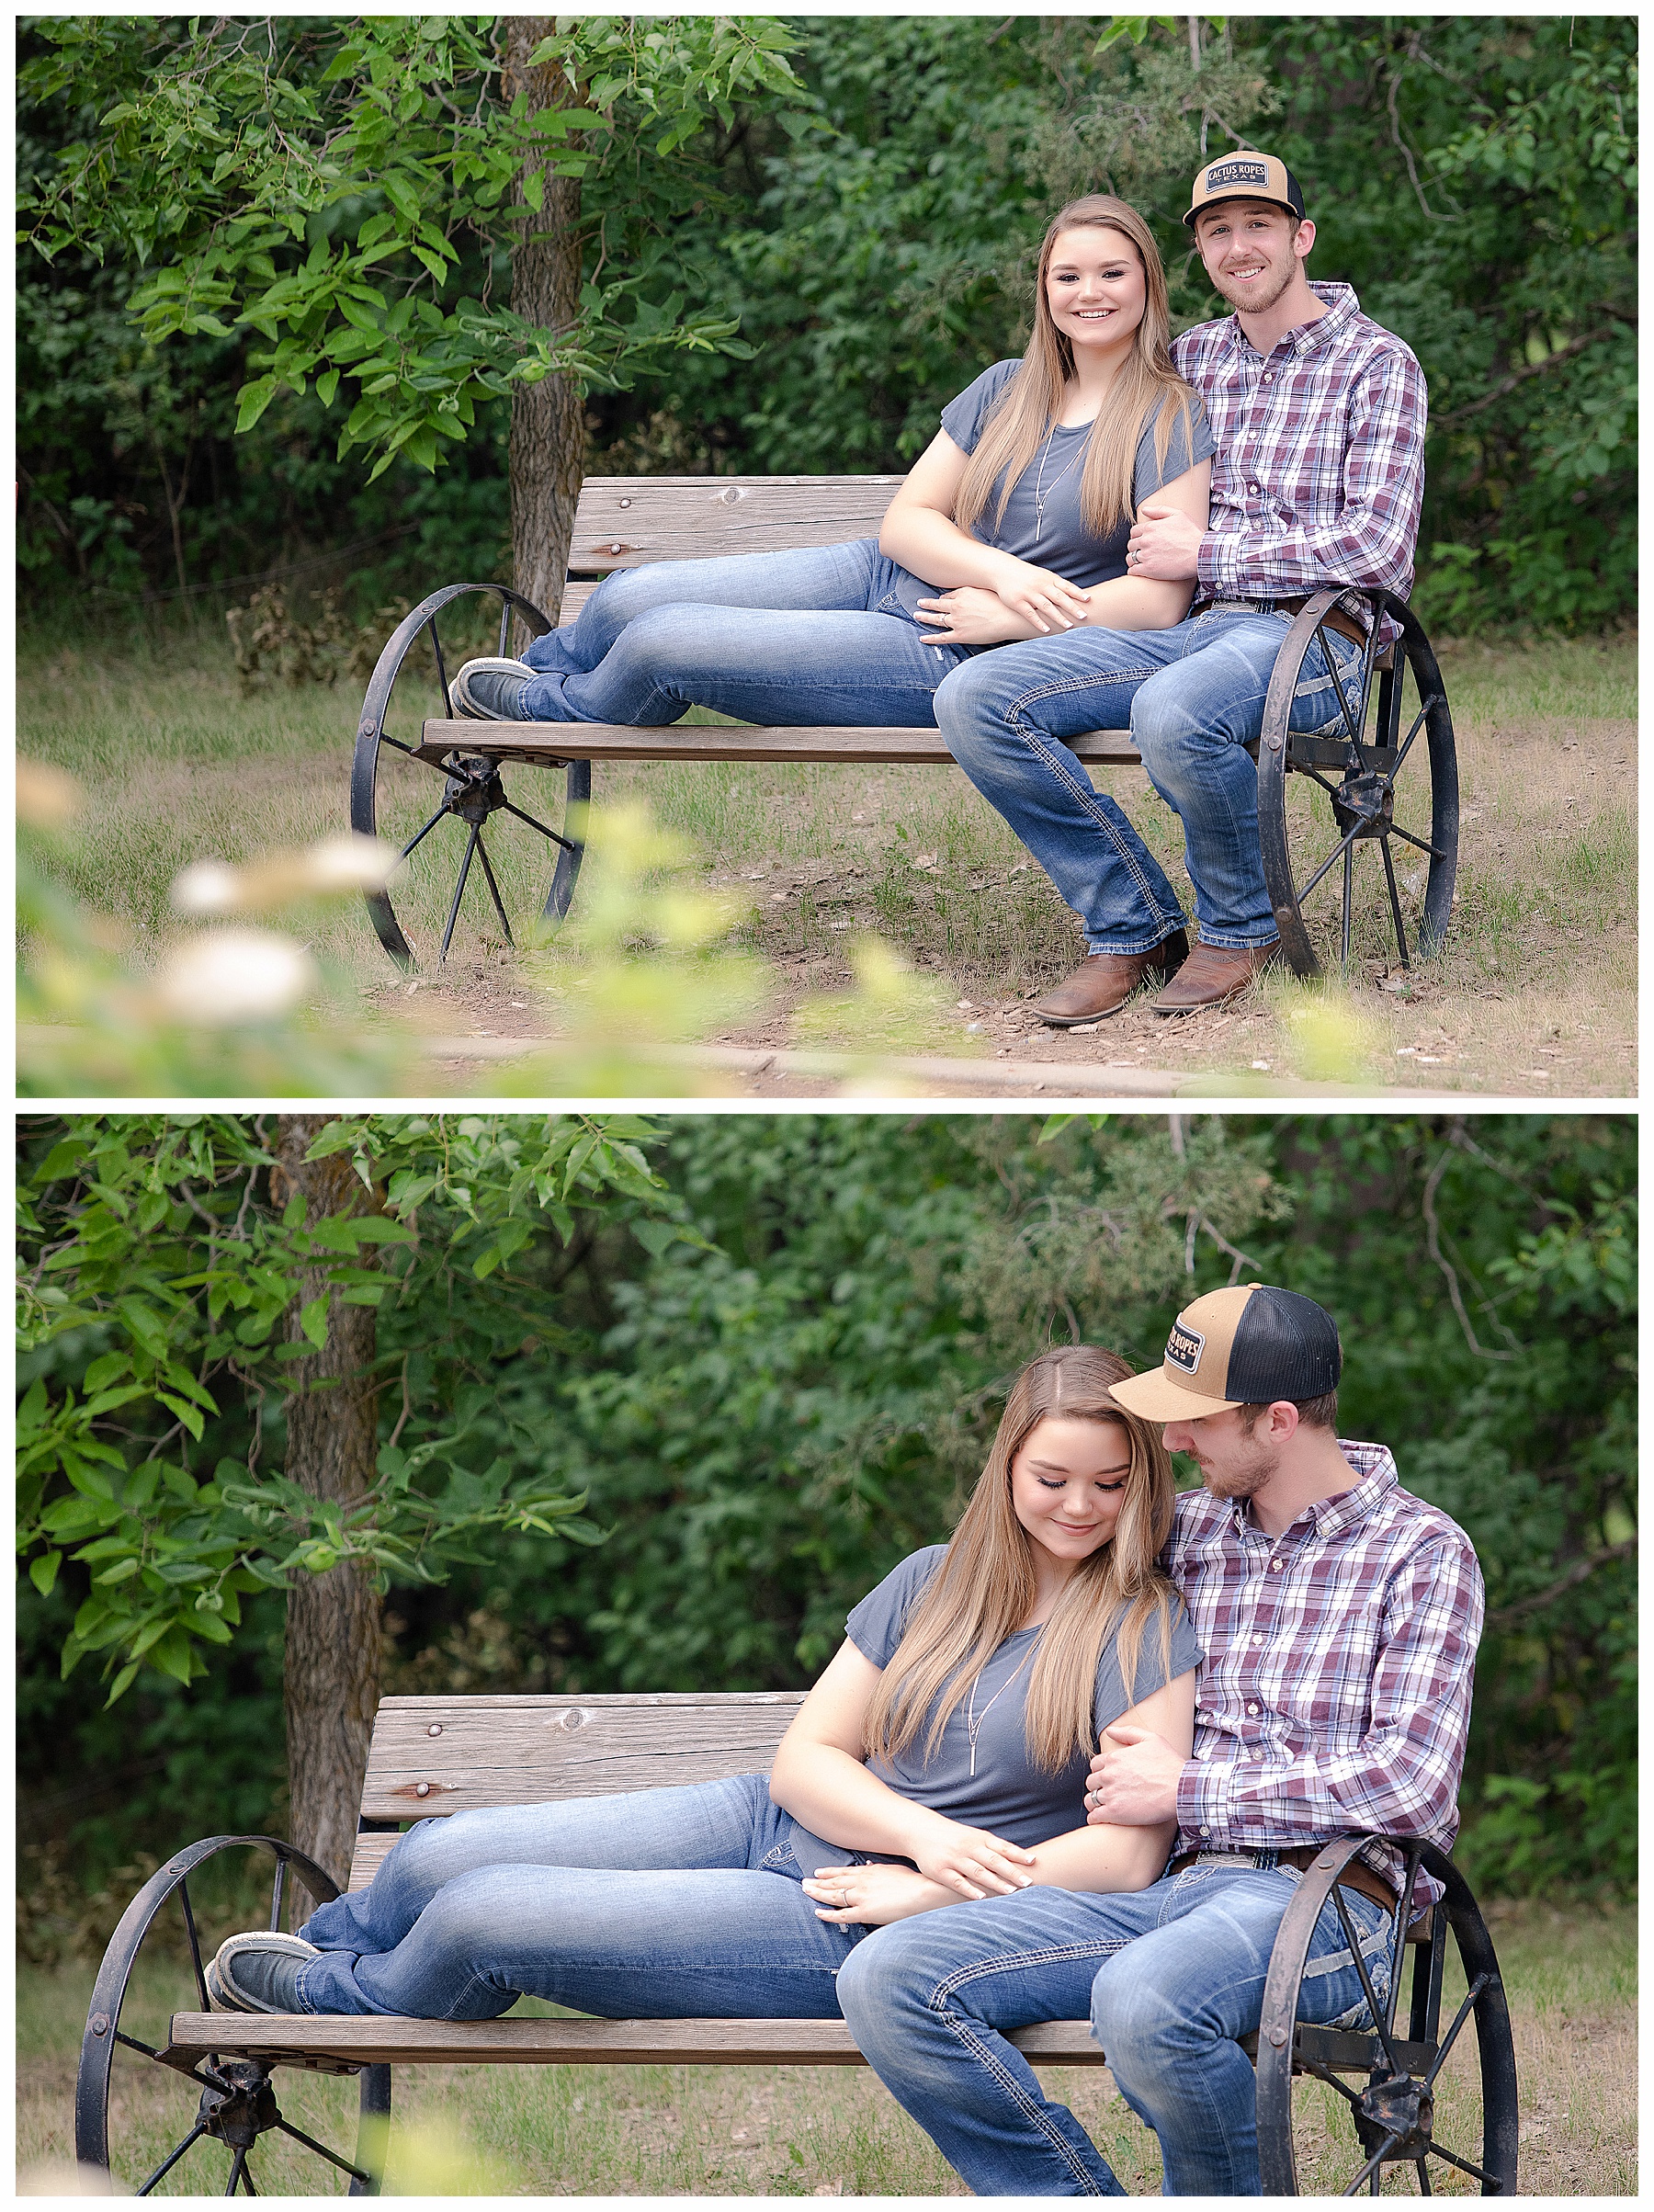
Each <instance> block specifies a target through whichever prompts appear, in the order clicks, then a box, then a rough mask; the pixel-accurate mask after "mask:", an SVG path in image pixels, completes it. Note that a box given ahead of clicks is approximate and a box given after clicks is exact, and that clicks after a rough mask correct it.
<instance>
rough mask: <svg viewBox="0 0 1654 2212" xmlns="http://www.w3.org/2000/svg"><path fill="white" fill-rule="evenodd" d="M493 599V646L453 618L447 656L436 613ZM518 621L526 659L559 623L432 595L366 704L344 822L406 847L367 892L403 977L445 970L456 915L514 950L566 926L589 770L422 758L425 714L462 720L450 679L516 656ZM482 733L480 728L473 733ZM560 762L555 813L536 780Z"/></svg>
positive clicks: (386, 658) (390, 654)
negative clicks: (376, 887) (385, 883)
mask: <svg viewBox="0 0 1654 2212" xmlns="http://www.w3.org/2000/svg"><path fill="white" fill-rule="evenodd" d="M491 592H492V593H493V595H494V596H495V597H496V598H497V599H498V600H499V602H500V621H499V635H498V638H497V641H484V640H482V639H481V638H478V637H472V638H470V640H469V641H461V639H460V638H459V633H458V629H457V623H458V618H450V621H449V625H448V630H449V635H448V641H447V646H446V647H445V645H444V642H443V639H442V637H441V635H440V634H439V627H440V626H439V624H438V619H437V618H438V617H439V616H440V615H442V614H443V613H444V611H445V610H446V609H447V608H449V607H453V605H454V603H455V602H456V601H457V600H461V599H465V598H467V597H468V596H470V595H471V594H473V593H491ZM466 611H467V612H469V613H470V614H472V615H473V616H474V615H475V613H476V611H477V610H476V609H475V608H474V607H473V608H469V609H467V610H466ZM514 626H515V629H516V630H517V631H518V633H519V637H518V649H519V650H520V646H521V644H523V643H526V642H527V640H528V639H530V638H538V637H542V636H544V634H545V632H546V631H547V630H549V629H550V627H551V625H550V623H549V621H548V620H547V618H546V617H545V616H544V615H543V614H541V612H540V610H539V608H538V607H536V606H534V605H533V604H532V603H531V602H530V601H529V600H527V599H525V598H524V597H523V596H522V595H521V594H520V593H518V592H514V591H512V590H510V589H509V588H508V587H507V586H506V585H504V584H448V585H447V586H446V587H445V588H444V589H443V590H442V591H439V592H433V593H432V594H431V596H430V597H429V598H428V599H425V600H422V601H421V602H420V604H419V606H417V607H415V608H414V611H413V613H412V614H410V615H407V616H405V617H404V618H403V619H402V621H401V622H399V623H398V624H397V626H396V629H395V630H393V631H392V632H391V637H390V639H389V640H388V641H387V643H386V645H385V649H384V651H383V652H381V653H380V657H379V661H378V664H376V666H375V668H374V671H373V675H372V677H371V679H370V680H369V682H368V696H367V698H365V699H364V700H363V701H362V715H361V720H359V721H358V722H357V738H356V759H355V763H354V765H353V766H352V770H351V777H350V826H351V828H352V829H354V830H359V831H361V832H362V834H364V835H366V836H368V837H382V838H384V839H385V840H386V842H387V843H388V844H391V845H396V846H397V847H398V848H399V849H400V850H401V852H402V860H403V865H402V868H399V869H398V871H397V874H396V878H395V879H394V881H393V882H392V883H391V888H390V890H385V891H370V892H369V893H368V913H369V915H370V916H371V917H372V921H373V926H374V928H375V930H376V931H377V932H378V933H379V940H380V944H381V945H382V946H383V947H385V950H386V951H387V952H388V953H389V954H390V955H391V959H393V960H394V961H396V963H397V964H398V966H399V967H402V968H413V967H416V966H417V965H419V964H420V961H421V959H422V958H425V959H429V958H431V957H432V956H434V964H435V965H436V966H438V967H440V966H441V965H442V964H443V963H444V962H445V961H446V960H447V956H448V950H449V947H450V946H451V945H452V944H453V941H454V936H455V931H456V927H457V925H459V921H460V916H461V910H462V909H464V911H465V913H466V915H467V918H468V920H471V921H474V922H475V923H476V924H477V925H479V927H480V929H481V934H482V936H483V938H484V940H485V941H486V940H488V939H490V938H492V939H493V942H494V943H503V944H504V945H506V946H510V947H515V946H516V945H517V944H518V943H519V942H520V941H521V940H522V939H523V938H524V937H525V936H527V935H528V934H530V933H531V932H532V931H533V929H534V928H536V927H537V926H538V925H540V924H541V923H542V922H557V921H561V918H562V917H563V915H564V914H566V913H568V911H569V904H570V902H571V901H572V898H573V896H574V884H575V879H576V878H577V877H578V876H579V874H580V863H581V858H582V856H583V850H584V845H583V837H582V834H581V831H580V824H579V822H578V821H576V822H574V823H573V825H572V826H571V819H570V817H571V810H572V809H573V808H575V807H577V806H581V805H583V803H584V801H585V800H588V799H589V798H590V797H591V794H592V766H591V763H590V762H589V761H583V760H572V761H567V762H563V763H561V764H559V763H556V762H552V763H545V762H539V763H537V764H536V766H535V767H534V769H532V770H530V769H529V768H527V767H526V766H522V765H519V764H513V763H504V764H503V763H502V762H501V761H499V760H497V759H491V758H488V757H486V756H484V755H482V754H470V753H468V752H467V751H466V750H465V748H464V746H463V745H461V746H457V747H455V748H454V749H452V750H451V751H448V752H447V753H445V754H442V755H441V756H440V757H435V756H432V755H428V754H424V753H423V752H422V751H421V749H420V726H421V724H422V723H423V722H424V721H425V720H426V718H427V717H430V718H436V717H440V718H441V719H443V720H453V719H454V709H453V702H452V698H451V696H450V693H449V689H448V678H449V675H450V673H451V672H452V671H453V670H455V669H457V668H458V667H459V664H460V662H461V660H463V659H465V658H466V657H468V655H470V654H474V653H477V652H481V651H487V650H490V648H491V646H492V650H493V651H495V652H499V653H501V654H505V655H508V654H510V652H511V649H512V644H513V629H514ZM427 656H428V660H427ZM485 727H486V725H485V724H481V723H479V725H478V734H479V736H481V732H482V730H483V729H484V728H485ZM560 765H561V766H562V768H563V770H564V778H563V791H562V795H561V802H560V801H559V800H558V799H557V798H556V797H555V796H553V798H552V799H551V800H550V803H549V804H548V801H547V796H546V794H547V790H548V788H552V789H553V790H554V787H548V786H547V784H546V781H545V777H544V776H543V774H542V772H541V771H542V770H543V768H544V767H545V766H552V767H556V766H560ZM508 780H509V786H510V788H509V789H508V788H507V783H508ZM548 816H549V820H548ZM485 828H486V832H487V834H486V837H485V836H484V829H485ZM468 887H469V889H470V894H471V897H470V905H469V906H467V905H466V891H467V889H468ZM393 902H394V903H393ZM416 947H418V948H423V949H416Z"/></svg>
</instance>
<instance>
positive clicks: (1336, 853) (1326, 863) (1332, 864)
mask: <svg viewBox="0 0 1654 2212" xmlns="http://www.w3.org/2000/svg"><path fill="white" fill-rule="evenodd" d="M1359 829H1360V824H1359V823H1357V824H1356V827H1355V829H1354V830H1352V831H1351V832H1350V834H1349V835H1348V836H1347V837H1341V838H1340V839H1339V841H1338V843H1337V844H1336V845H1334V846H1333V848H1332V850H1331V852H1330V853H1329V854H1328V855H1327V857H1326V858H1325V859H1324V860H1323V861H1322V862H1321V864H1320V868H1317V869H1316V871H1315V873H1314V875H1313V876H1311V877H1310V879H1309V880H1308V883H1306V884H1304V885H1302V886H1301V887H1300V889H1299V890H1298V894H1297V899H1298V904H1299V905H1300V906H1301V905H1302V904H1303V902H1304V901H1305V900H1306V899H1307V898H1308V896H1309V894H1310V892H1311V891H1312V890H1314V889H1315V887H1316V885H1317V884H1318V883H1319V882H1320V879H1321V878H1322V877H1323V876H1324V875H1326V874H1327V873H1328V872H1329V870H1331V868H1336V867H1337V865H1338V863H1339V861H1340V860H1342V858H1343V856H1344V854H1345V852H1346V851H1347V850H1348V848H1349V847H1350V846H1351V845H1354V842H1355V838H1356V834H1357V832H1358V831H1359Z"/></svg>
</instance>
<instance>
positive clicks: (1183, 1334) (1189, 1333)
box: [1166, 1322, 1206, 1375]
mask: <svg viewBox="0 0 1654 2212" xmlns="http://www.w3.org/2000/svg"><path fill="white" fill-rule="evenodd" d="M1205 1350H1206V1338H1205V1337H1204V1336H1203V1335H1202V1334H1201V1333H1200V1331H1199V1330H1198V1329H1191V1328H1189V1327H1187V1326H1186V1325H1185V1324H1184V1322H1173V1324H1172V1333H1171V1335H1170V1336H1169V1337H1167V1339H1166V1365H1167V1366H1168V1367H1177V1368H1179V1369H1180V1370H1181V1371H1182V1372H1183V1373H1184V1375H1194V1374H1196V1373H1198V1371H1199V1367H1200V1356H1201V1354H1202V1353H1203V1352H1204V1351H1205Z"/></svg>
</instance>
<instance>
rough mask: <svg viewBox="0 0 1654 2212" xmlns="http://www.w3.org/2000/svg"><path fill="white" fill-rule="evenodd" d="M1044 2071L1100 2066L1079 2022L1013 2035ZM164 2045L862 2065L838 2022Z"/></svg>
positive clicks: (542, 2027) (211, 2020)
mask: <svg viewBox="0 0 1654 2212" xmlns="http://www.w3.org/2000/svg"><path fill="white" fill-rule="evenodd" d="M1010 2039H1011V2041H1012V2042H1013V2043H1014V2044H1015V2045H1016V2046H1017V2048H1018V2049H1019V2050H1021V2051H1022V2052H1023V2054H1024V2055H1025V2057H1026V2058H1029V2059H1035V2060H1037V2061H1038V2062H1041V2063H1045V2064H1049V2065H1062V2066H1101V2065H1102V2064H1104V2062H1105V2061H1104V2058H1103V2053H1102V2052H1101V2051H1100V2050H1099V2049H1098V2048H1097V2046H1096V2045H1095V2043H1093V2040H1092V2036H1091V2030H1090V2026H1089V2025H1088V2024H1087V2023H1086V2022H1085V2021H1083V2020H1055V2021H1048V2022H1045V2023H1044V2024H1042V2025H1039V2026H1037V2027H1025V2028H1019V2029H1017V2030H1016V2031H1015V2032H1014V2034H1013V2035H1012V2036H1011V2038H1010ZM172 2048H173V2049H174V2050H175V2051H177V2052H178V2053H180V2054H181V2055H194V2054H196V2053H199V2052H203V2051H210V2050H216V2051H219V2052H221V2053H236V2054H240V2055H244V2056H245V2057H248V2058H261V2059H280V2060H282V2061H283V2062H285V2063H287V2064H302V2063H303V2062H304V2060H305V2059H307V2058H309V2059H318V2058H319V2059H332V2060H335V2061H345V2062H348V2063H350V2064H354V2065H361V2066H371V2065H383V2064H385V2063H387V2062H390V2063H392V2064H398V2063H403V2062H406V2061H408V2060H418V2061H419V2062H420V2063H422V2064H425V2065H430V2066H470V2065H489V2066H501V2065H504V2066H513V2065H515V2066H547V2065H562V2066H571V2065H572V2066H580V2065H585V2066H787V2065H801V2066H865V2065H866V2064H867V2060H866V2059H864V2058H863V2057H862V2055H861V2052H860V2051H859V2050H858V2049H857V2048H856V2047H855V2042H854V2041H853V2040H852V2038H851V2035H850V2030H849V2027H848V2026H847V2025H846V2024H845V2023H844V2021H842V2020H513V2019H504V2020H409V2019H403V2018H401V2017H394V2016H393V2017H383V2016H366V2015H359V2014H350V2015H346V2016H334V2015H327V2014H322V2013H307V2014H305V2015H303V2016H302V2017H289V2016H286V2015H283V2016H280V2017H270V2018H244V2017H241V2016H239V2015H237V2014H235V2013H174V2014H173V2021H172Z"/></svg>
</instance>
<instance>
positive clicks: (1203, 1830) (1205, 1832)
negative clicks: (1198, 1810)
mask: <svg viewBox="0 0 1654 2212" xmlns="http://www.w3.org/2000/svg"><path fill="white" fill-rule="evenodd" d="M1200 1832H1201V1834H1202V1835H1210V1834H1211V1830H1210V1829H1209V1828H1207V1826H1206V1825H1205V1824H1204V1822H1203V1823H1202V1826H1201V1831H1200Z"/></svg>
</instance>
